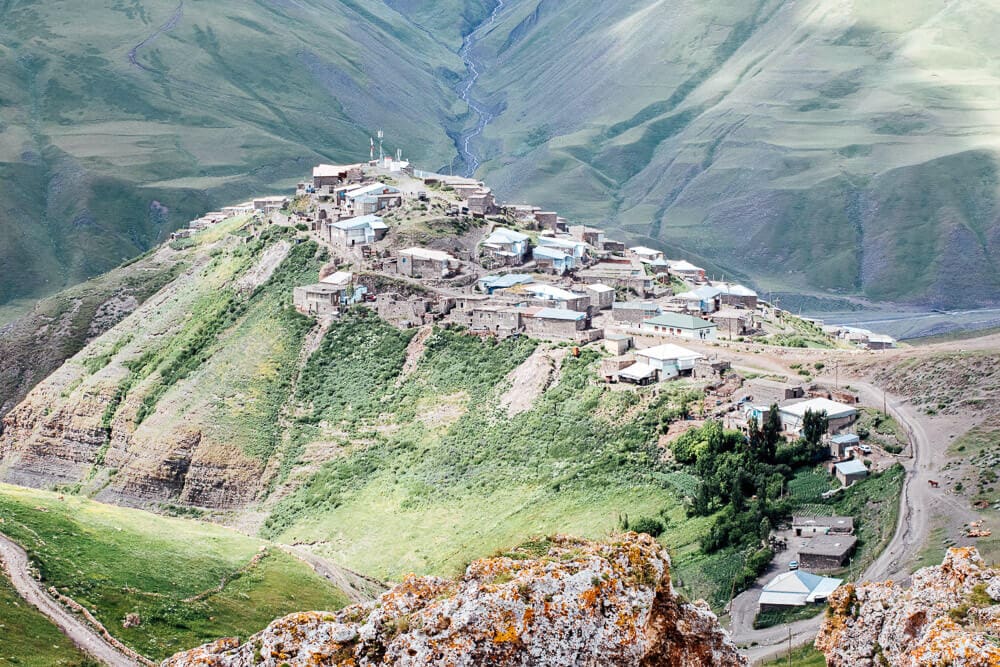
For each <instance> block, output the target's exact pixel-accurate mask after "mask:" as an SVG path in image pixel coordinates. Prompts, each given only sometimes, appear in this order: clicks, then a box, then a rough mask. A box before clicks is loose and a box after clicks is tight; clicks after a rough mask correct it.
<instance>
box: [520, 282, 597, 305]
mask: <svg viewBox="0 0 1000 667" xmlns="http://www.w3.org/2000/svg"><path fill="white" fill-rule="evenodd" d="M502 294H503V295H504V296H511V297H514V298H517V297H519V296H521V295H523V296H526V297H528V298H530V299H531V300H532V301H534V302H540V303H533V304H532V305H535V306H544V307H546V308H558V309H560V310H575V311H579V312H586V311H587V309H588V308H589V307H590V297H589V296H588V295H586V294H578V293H576V292H571V291H569V290H566V289H563V288H561V287H556V286H555V285H550V284H548V283H535V282H533V283H528V284H526V285H518V286H516V287H512V288H510V290H505V291H504V292H502Z"/></svg>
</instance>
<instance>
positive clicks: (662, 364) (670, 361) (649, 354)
mask: <svg viewBox="0 0 1000 667" xmlns="http://www.w3.org/2000/svg"><path fill="white" fill-rule="evenodd" d="M635 358H636V359H637V360H638V361H639V362H640V363H643V364H646V365H647V366H650V367H651V368H655V369H656V370H657V371H659V372H660V379H661V380H662V379H664V378H672V377H677V376H678V375H682V374H690V372H691V371H692V370H693V369H694V364H695V362H696V361H697V360H698V359H704V358H705V357H704V355H702V354H698V353H697V352H694V351H692V350H688V349H687V348H683V347H681V346H680V345H671V344H669V343H668V344H666V345H657V346H656V347H648V348H646V349H644V350H636V352H635Z"/></svg>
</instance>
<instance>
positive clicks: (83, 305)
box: [0, 249, 185, 415]
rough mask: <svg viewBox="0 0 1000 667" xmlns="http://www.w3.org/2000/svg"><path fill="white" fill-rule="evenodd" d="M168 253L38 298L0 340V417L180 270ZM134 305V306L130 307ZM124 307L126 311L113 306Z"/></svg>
mask: <svg viewBox="0 0 1000 667" xmlns="http://www.w3.org/2000/svg"><path fill="white" fill-rule="evenodd" d="M184 259H185V258H184V256H183V255H181V254H178V253H173V252H171V251H169V250H166V249H164V250H161V252H158V253H155V254H152V255H149V256H144V257H142V258H140V259H139V260H137V261H135V262H132V263H129V264H128V265H126V266H123V267H120V268H118V269H115V270H113V271H110V272H108V273H106V274H103V275H100V276H98V277H96V278H92V279H91V280H88V281H86V282H84V283H81V284H79V285H76V286H74V287H71V288H69V289H67V290H63V291H62V292H59V293H58V294H55V295H53V296H51V297H48V298H45V299H42V300H41V301H39V302H38V303H37V304H35V306H34V308H33V309H32V310H31V311H30V312H29V313H27V314H25V315H22V316H21V317H19V318H17V319H16V320H14V321H13V322H11V323H10V324H9V325H8V328H6V329H5V331H4V333H3V336H0V357H2V358H3V359H5V360H6V362H7V363H5V364H4V365H3V366H2V367H0V415H2V414H4V413H6V412H7V411H8V410H9V409H10V408H12V407H13V406H14V405H16V404H17V403H18V402H19V401H20V400H21V399H22V398H24V396H25V395H26V394H27V393H28V391H29V390H31V388H32V387H33V386H34V385H35V384H37V383H38V382H40V381H41V380H43V379H44V378H45V377H46V376H48V375H49V374H50V373H51V372H52V371H54V370H55V369H56V368H58V367H59V366H60V365H61V364H62V363H63V362H64V361H66V360H67V359H69V358H70V357H72V356H73V355H74V354H76V353H77V352H79V351H80V350H81V349H83V347H84V345H85V344H86V343H87V342H88V340H89V339H91V338H94V337H96V336H97V335H100V334H102V333H104V332H105V331H107V330H108V329H110V328H111V327H112V326H114V325H115V324H117V323H118V321H120V320H121V319H122V318H123V317H124V316H125V315H127V314H128V310H129V308H134V305H137V304H141V303H143V302H144V301H145V300H146V299H148V298H149V297H150V296H152V295H153V294H155V293H156V292H157V291H158V290H159V289H161V288H162V287H163V286H164V285H165V284H167V283H169V282H170V281H171V280H173V279H174V278H175V277H176V276H177V275H178V273H179V272H180V271H181V270H182V269H183V268H184V265H185V264H184ZM133 301H134V303H132V302H133ZM119 302H120V303H122V304H123V305H126V306H127V308H121V307H118V306H116V305H115V304H116V303H119Z"/></svg>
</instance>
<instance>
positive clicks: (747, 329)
mask: <svg viewBox="0 0 1000 667" xmlns="http://www.w3.org/2000/svg"><path fill="white" fill-rule="evenodd" d="M708 319H709V320H710V321H712V322H715V324H716V325H718V327H719V332H720V333H722V334H724V335H725V336H727V337H728V338H731V339H732V338H736V337H737V336H748V335H750V334H752V333H753V332H754V331H756V328H757V327H756V324H755V322H754V315H753V311H752V310H737V309H736V308H723V309H721V310H718V311H716V312H714V313H712V314H711V315H709V316H708Z"/></svg>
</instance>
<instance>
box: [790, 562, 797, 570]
mask: <svg viewBox="0 0 1000 667" xmlns="http://www.w3.org/2000/svg"><path fill="white" fill-rule="evenodd" d="M788 569H789V570H797V569H799V561H797V560H790V561H788Z"/></svg>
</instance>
